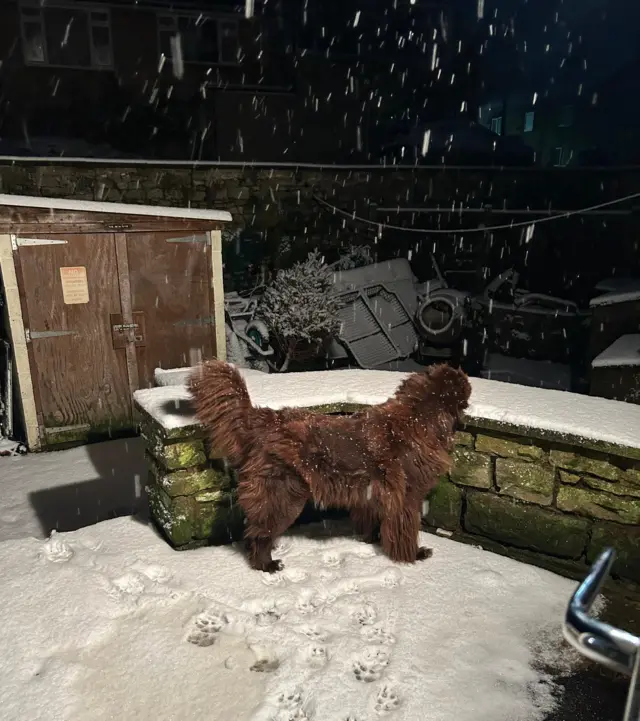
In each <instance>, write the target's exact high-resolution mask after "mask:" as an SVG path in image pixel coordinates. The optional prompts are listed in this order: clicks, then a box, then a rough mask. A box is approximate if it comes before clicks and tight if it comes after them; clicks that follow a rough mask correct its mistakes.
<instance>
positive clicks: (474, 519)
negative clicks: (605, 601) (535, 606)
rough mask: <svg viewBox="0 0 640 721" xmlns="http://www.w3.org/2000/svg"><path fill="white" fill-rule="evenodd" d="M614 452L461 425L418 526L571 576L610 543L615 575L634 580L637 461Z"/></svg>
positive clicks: (639, 568)
mask: <svg viewBox="0 0 640 721" xmlns="http://www.w3.org/2000/svg"><path fill="white" fill-rule="evenodd" d="M528 436H529V434H528ZM620 453H621V455H618V454H617V453H611V452H598V451H593V450H591V449H590V448H587V447H586V446H585V445H582V444H580V442H579V440H578V439H576V440H575V441H570V442H567V443H566V444H561V443H556V442H545V441H538V440H531V438H530V437H526V438H525V437H524V436H523V435H522V432H521V431H520V432H519V431H518V429H517V428H509V427H508V426H504V428H503V429H501V430H500V431H499V432H498V431H495V430H486V429H482V428H474V427H472V426H467V427H466V428H465V430H464V431H462V432H459V433H458V439H457V445H456V450H455V452H454V461H455V463H454V467H453V470H452V471H451V474H450V475H449V477H447V478H445V479H443V480H442V482H441V483H440V485H439V486H438V487H437V488H436V490H435V491H434V493H433V494H432V495H431V497H430V498H429V499H428V501H427V503H426V504H425V519H426V522H427V524H428V525H429V526H430V527H431V528H433V529H435V528H439V529H443V530H445V531H448V532H451V533H452V534H453V537H459V538H461V539H462V540H475V541H476V542H478V543H479V544H481V545H485V546H487V545H488V547H490V548H495V550H501V551H503V552H506V553H508V554H509V555H516V556H517V557H520V558H522V559H523V560H528V561H533V562H537V563H539V564H540V565H543V566H547V567H550V568H552V569H554V570H559V571H561V572H565V573H570V574H571V575H577V576H582V575H584V571H585V568H586V565H587V564H588V563H590V562H591V561H593V560H594V559H595V557H596V556H597V554H598V552H599V551H600V550H602V548H603V547H604V546H606V545H613V546H614V547H615V548H616V550H617V552H618V559H617V561H616V563H615V566H614V568H613V572H614V574H616V575H618V576H619V577H620V578H622V579H625V580H628V581H633V582H638V583H640V463H639V462H638V460H637V459H635V458H629V457H628V456H627V455H622V453H623V451H620ZM629 455H635V454H634V453H630V454H629Z"/></svg>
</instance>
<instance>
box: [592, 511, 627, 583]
mask: <svg viewBox="0 0 640 721" xmlns="http://www.w3.org/2000/svg"><path fill="white" fill-rule="evenodd" d="M607 546H612V547H613V548H615V550H616V560H615V561H614V563H613V568H612V572H613V574H614V575H617V576H621V577H622V578H625V579H628V580H630V581H635V582H636V583H640V527H633V526H620V525H619V524H617V523H596V524H595V526H594V527H593V531H592V533H591V541H590V542H589V548H588V549H587V560H588V561H589V563H593V561H595V559H596V558H597V556H598V554H599V553H600V552H601V551H602V550H604V549H605V548H606V547H607Z"/></svg>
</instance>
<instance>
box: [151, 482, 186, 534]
mask: <svg viewBox="0 0 640 721" xmlns="http://www.w3.org/2000/svg"><path fill="white" fill-rule="evenodd" d="M160 491H161V489H159V488H158V487H157V486H156V484H155V483H154V484H151V485H150V486H149V487H148V488H147V494H148V497H149V508H150V511H151V518H152V520H153V522H154V523H155V524H156V526H158V528H159V529H160V531H161V532H162V533H163V534H164V535H165V536H166V537H167V538H168V539H169V542H170V543H171V544H172V545H173V546H183V545H184V544H185V543H189V542H190V541H191V540H192V539H193V537H194V513H193V511H194V508H193V505H192V503H190V500H191V499H188V498H176V499H172V501H171V503H170V505H169V506H167V505H166V503H165V502H164V498H165V496H163V495H162V494H161V492H160Z"/></svg>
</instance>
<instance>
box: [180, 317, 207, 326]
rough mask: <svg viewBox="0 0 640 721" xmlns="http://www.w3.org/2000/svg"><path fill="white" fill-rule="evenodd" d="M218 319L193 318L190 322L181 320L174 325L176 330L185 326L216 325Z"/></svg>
mask: <svg viewBox="0 0 640 721" xmlns="http://www.w3.org/2000/svg"><path fill="white" fill-rule="evenodd" d="M215 324H216V319H215V318H213V317H210V318H193V319H190V320H179V321H176V322H175V323H174V324H173V325H174V326H175V327H176V328H183V327H185V326H189V325H215Z"/></svg>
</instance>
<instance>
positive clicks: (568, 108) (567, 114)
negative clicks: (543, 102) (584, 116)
mask: <svg viewBox="0 0 640 721" xmlns="http://www.w3.org/2000/svg"><path fill="white" fill-rule="evenodd" d="M572 125H573V105H564V106H563V107H562V108H561V110H560V116H559V118H558V127H559V128H570V127H571V126H572Z"/></svg>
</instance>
